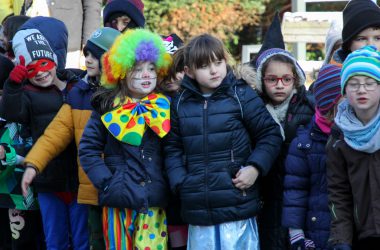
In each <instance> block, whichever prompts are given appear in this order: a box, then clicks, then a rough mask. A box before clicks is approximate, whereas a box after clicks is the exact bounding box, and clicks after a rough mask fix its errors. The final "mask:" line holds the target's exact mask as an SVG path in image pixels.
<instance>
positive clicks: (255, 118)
mask: <svg viewBox="0 0 380 250" xmlns="http://www.w3.org/2000/svg"><path fill="white" fill-rule="evenodd" d="M246 88H247V89H246V91H245V97H244V101H243V103H242V105H243V107H242V108H243V118H244V123H245V125H246V127H247V129H248V131H249V133H250V136H251V140H252V142H254V148H253V150H252V153H251V155H250V156H249V158H248V160H247V165H254V166H255V167H257V168H258V169H259V171H260V173H261V174H262V175H266V174H267V173H268V172H269V170H270V168H271V166H272V165H273V163H274V161H275V159H276V158H277V156H278V154H279V153H280V150H281V145H282V136H281V132H280V126H279V125H278V124H277V123H276V122H275V121H274V120H273V118H272V116H271V115H270V113H269V111H268V110H267V109H266V108H265V105H264V103H263V101H262V100H261V98H260V97H259V96H258V95H257V94H256V92H255V91H254V90H252V89H251V88H250V87H249V86H248V85H247V86H246Z"/></svg>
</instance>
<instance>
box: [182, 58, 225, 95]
mask: <svg viewBox="0 0 380 250" xmlns="http://www.w3.org/2000/svg"><path fill="white" fill-rule="evenodd" d="M185 71H186V74H187V75H188V76H189V77H191V78H193V79H195V80H196V81H197V82H198V84H199V88H200V90H201V91H202V93H204V94H210V93H213V92H214V91H215V89H216V88H218V87H219V86H220V84H221V83H222V81H223V79H224V78H225V77H226V75H227V64H226V60H224V59H222V60H214V61H212V62H210V63H209V64H205V65H203V66H202V67H200V68H198V69H195V70H192V69H190V68H188V67H187V66H185Z"/></svg>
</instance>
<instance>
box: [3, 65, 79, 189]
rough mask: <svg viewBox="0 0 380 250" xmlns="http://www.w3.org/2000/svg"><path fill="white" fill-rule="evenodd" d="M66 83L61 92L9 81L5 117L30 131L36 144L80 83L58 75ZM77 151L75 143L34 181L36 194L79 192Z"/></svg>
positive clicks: (66, 74)
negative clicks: (70, 90) (70, 92)
mask: <svg viewBox="0 0 380 250" xmlns="http://www.w3.org/2000/svg"><path fill="white" fill-rule="evenodd" d="M58 75H59V77H60V79H61V80H63V81H67V82H68V84H67V87H66V89H64V90H63V91H60V90H59V89H58V88H56V87H55V86H50V87H46V88H42V87H38V86H35V85H32V84H31V83H30V82H29V80H25V81H24V83H23V84H17V83H14V82H12V81H11V79H10V78H8V80H7V81H6V82H5V84H4V92H3V98H2V102H1V107H0V109H1V112H0V113H2V117H4V118H5V119H6V120H7V121H10V122H18V123H21V124H24V125H26V126H27V127H28V128H30V130H31V131H30V133H31V137H32V139H33V143H34V142H36V141H37V139H38V138H39V137H40V136H41V135H42V134H43V132H44V131H45V128H46V127H47V126H48V125H49V124H50V122H51V121H52V120H53V118H54V117H55V115H56V114H57V112H58V110H59V109H60V108H61V106H62V104H63V103H64V101H65V98H66V95H67V92H68V91H69V89H70V88H71V86H73V85H74V84H75V83H76V82H77V81H78V78H76V77H75V76H74V75H73V74H71V73H70V72H66V71H64V72H62V74H61V73H59V74H58ZM76 156H77V149H76V146H75V142H74V140H73V141H72V142H71V143H70V144H69V146H67V148H66V149H65V150H64V151H63V152H62V153H61V154H60V155H59V156H57V157H55V158H54V159H53V160H52V161H50V162H49V164H48V165H47V167H46V169H45V170H44V171H43V172H42V173H41V174H39V175H37V177H36V178H35V179H34V181H33V185H34V186H35V188H36V191H37V192H76V191H77V190H78V167H77V162H76Z"/></svg>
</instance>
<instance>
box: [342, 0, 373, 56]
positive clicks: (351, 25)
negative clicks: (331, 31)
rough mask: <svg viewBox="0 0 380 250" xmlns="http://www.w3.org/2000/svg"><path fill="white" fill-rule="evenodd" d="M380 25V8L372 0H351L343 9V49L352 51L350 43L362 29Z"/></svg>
mask: <svg viewBox="0 0 380 250" xmlns="http://www.w3.org/2000/svg"><path fill="white" fill-rule="evenodd" d="M378 26H380V8H379V6H377V4H375V3H374V2H372V1H371V0H351V1H349V2H348V4H347V5H346V7H345V8H344V10H343V30H342V39H343V44H342V49H343V50H344V51H345V52H349V51H350V48H349V47H350V43H351V41H352V39H354V37H355V36H356V35H357V34H359V33H360V32H361V31H362V30H364V29H366V28H369V27H378Z"/></svg>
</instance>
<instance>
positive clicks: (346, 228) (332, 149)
mask: <svg viewBox="0 0 380 250" xmlns="http://www.w3.org/2000/svg"><path fill="white" fill-rule="evenodd" d="M340 143H344V142H343V141H340V139H338V138H335V137H333V136H330V138H329V141H328V143H327V145H326V152H327V159H326V163H327V188H328V193H329V207H330V210H331V232H330V239H329V241H330V244H332V245H335V244H340V243H346V244H350V245H351V244H352V235H353V223H354V220H353V214H354V213H353V198H352V192H351V186H350V182H349V178H348V173H347V166H346V161H345V157H344V155H343V153H342V152H341V150H340V149H339V144H340Z"/></svg>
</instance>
